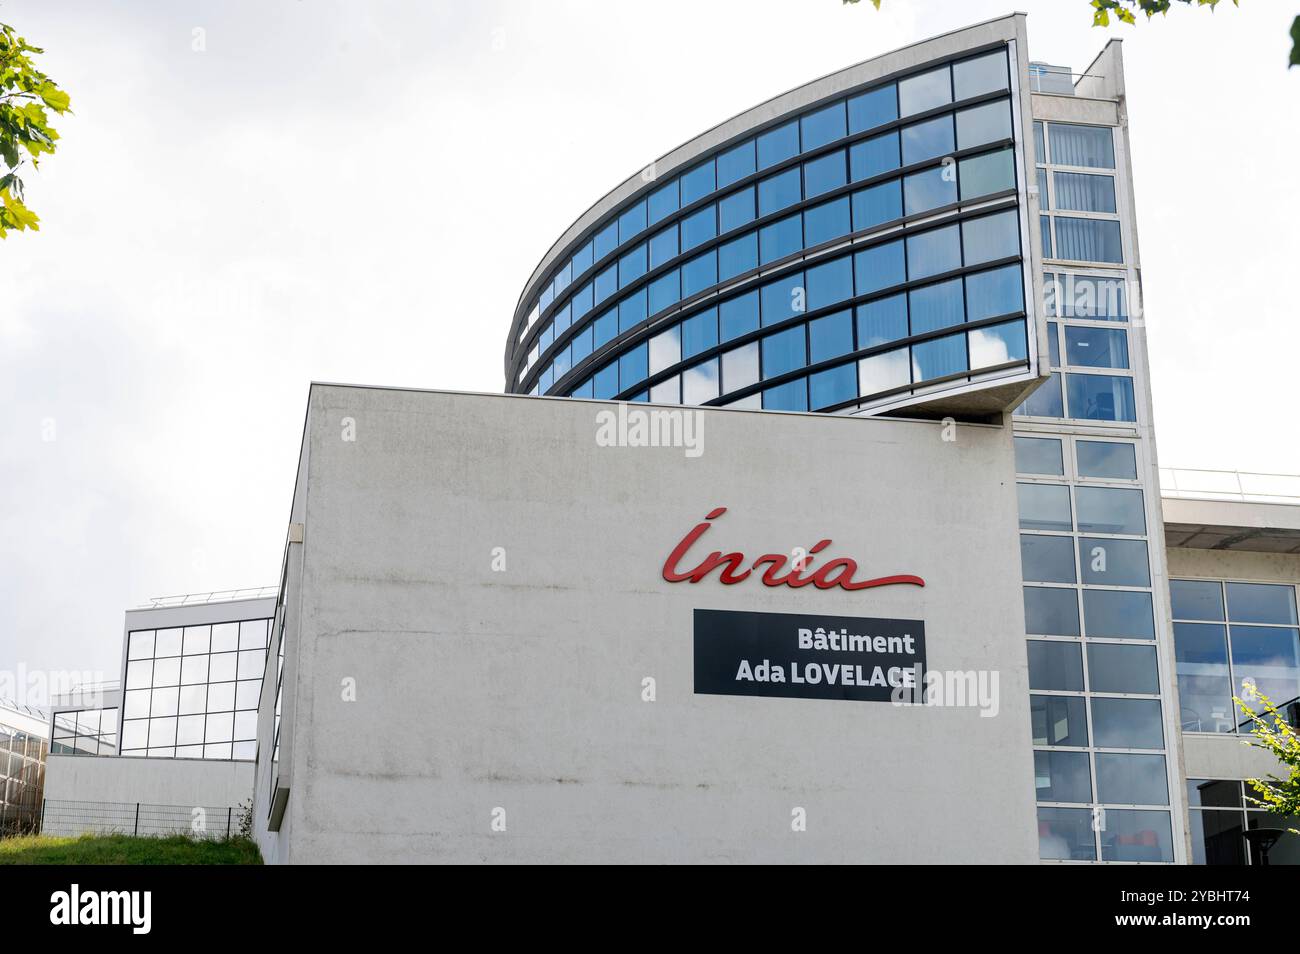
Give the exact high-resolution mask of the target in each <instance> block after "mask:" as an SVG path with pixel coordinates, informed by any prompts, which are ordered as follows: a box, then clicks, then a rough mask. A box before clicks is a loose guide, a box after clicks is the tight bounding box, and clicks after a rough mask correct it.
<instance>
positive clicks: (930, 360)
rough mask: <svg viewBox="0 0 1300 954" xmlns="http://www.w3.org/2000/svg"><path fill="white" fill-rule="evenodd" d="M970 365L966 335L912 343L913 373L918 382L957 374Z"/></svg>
mask: <svg viewBox="0 0 1300 954" xmlns="http://www.w3.org/2000/svg"><path fill="white" fill-rule="evenodd" d="M968 366H969V365H968V364H967V359H966V336H965V335H949V336H948V337H946V338H936V339H934V340H933V341H926V342H923V343H922V344H917V345H912V375H913V377H914V378H915V379H916V381H917V382H918V383H920V382H922V381H930V380H933V379H934V378H942V377H945V376H947V375H950V374H957V373H959V372H961V371H965V370H966V369H967V367H968Z"/></svg>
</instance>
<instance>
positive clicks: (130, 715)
mask: <svg viewBox="0 0 1300 954" xmlns="http://www.w3.org/2000/svg"><path fill="white" fill-rule="evenodd" d="M125 705H126V712H125V713H123V717H124V718H127V719H139V718H144V717H146V716H148V715H149V690H148V689H133V690H130V691H128V692H127V693H126V703H125Z"/></svg>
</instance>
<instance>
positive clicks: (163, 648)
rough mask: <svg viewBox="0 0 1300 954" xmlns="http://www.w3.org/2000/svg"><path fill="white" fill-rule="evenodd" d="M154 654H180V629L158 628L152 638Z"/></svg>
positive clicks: (159, 655)
mask: <svg viewBox="0 0 1300 954" xmlns="http://www.w3.org/2000/svg"><path fill="white" fill-rule="evenodd" d="M153 649H154V656H158V657H162V656H179V655H180V654H181V631H180V630H179V629H160V630H158V632H157V635H156V636H155V638H154V646H153Z"/></svg>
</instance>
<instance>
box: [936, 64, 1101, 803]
mask: <svg viewBox="0 0 1300 954" xmlns="http://www.w3.org/2000/svg"><path fill="white" fill-rule="evenodd" d="M1008 83H1009V81H1008V79H1007V54H1006V51H1005V50H994V51H993V52H992V53H985V54H984V55H983V56H976V57H972V58H971V59H969V60H962V61H961V62H960V63H954V64H953V65H952V86H953V91H954V92H955V93H956V96H957V99H970V98H971V97H972V96H982V95H984V94H985V93H994V92H997V91H998V90H1003V89H1006V88H1007V86H1008ZM1105 800H1106V799H1102V801H1105Z"/></svg>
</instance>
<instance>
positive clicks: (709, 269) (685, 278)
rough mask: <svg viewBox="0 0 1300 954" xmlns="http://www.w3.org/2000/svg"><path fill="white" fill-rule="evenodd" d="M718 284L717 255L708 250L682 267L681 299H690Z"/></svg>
mask: <svg viewBox="0 0 1300 954" xmlns="http://www.w3.org/2000/svg"><path fill="white" fill-rule="evenodd" d="M717 283H718V254H717V252H716V251H713V250H709V251H707V252H705V253H704V254H703V255H697V256H695V258H693V259H691V260H690V261H689V262H687V263H685V264H684V265H683V266H682V297H683V298H690V297H691V296H692V295H694V294H695V293H696V292H700V291H703V290H704V289H706V288H708V287H709V286H710V285H716V284H717Z"/></svg>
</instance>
